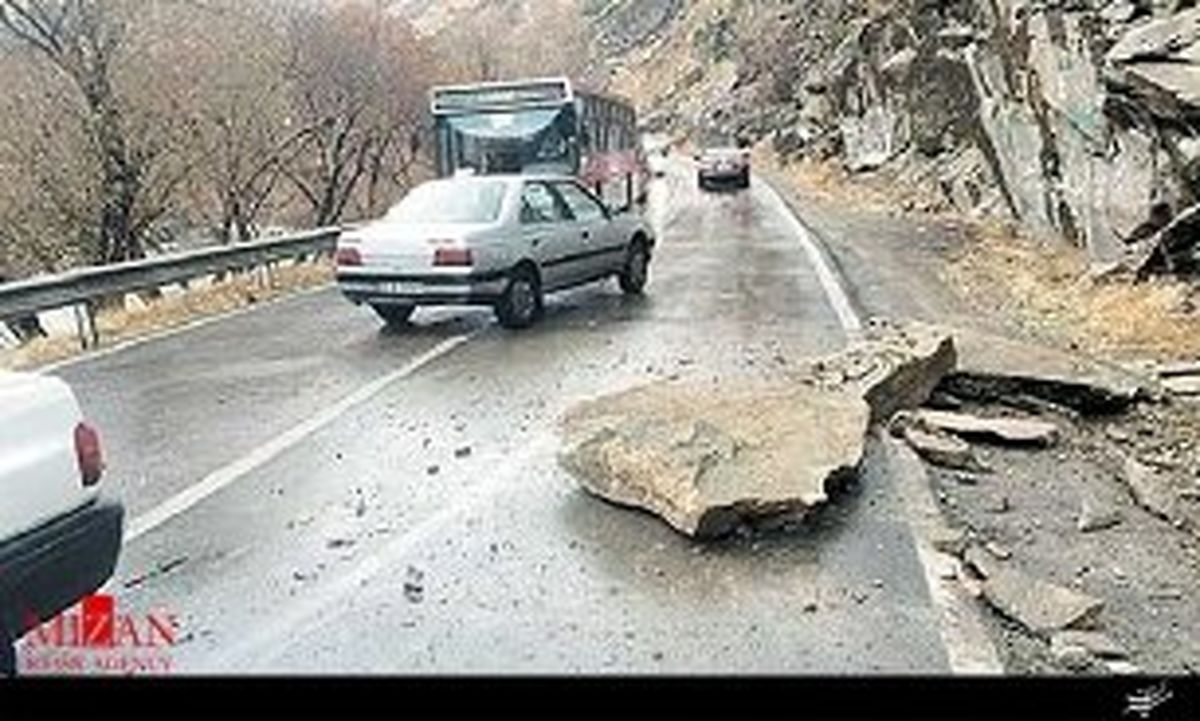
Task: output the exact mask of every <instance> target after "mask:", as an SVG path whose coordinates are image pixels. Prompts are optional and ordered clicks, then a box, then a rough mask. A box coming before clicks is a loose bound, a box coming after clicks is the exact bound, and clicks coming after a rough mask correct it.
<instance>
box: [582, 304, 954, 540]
mask: <svg viewBox="0 0 1200 721" xmlns="http://www.w3.org/2000/svg"><path fill="white" fill-rule="evenodd" d="M954 358H955V356H954V346H953V343H952V341H951V339H950V338H949V336H946V335H944V334H940V333H937V332H932V331H930V330H928V329H927V328H926V327H923V326H920V325H918V324H903V325H897V324H891V323H887V322H874V323H872V324H870V325H868V327H867V329H866V333H865V334H864V338H863V340H861V341H859V342H856V343H853V344H852V345H851V346H850V347H848V348H847V349H846V350H845V351H843V352H841V353H838V354H835V355H832V356H828V357H825V358H821V359H816V360H812V361H808V362H806V363H801V364H799V367H798V369H797V370H794V371H790V372H788V373H787V374H786V375H783V376H781V377H780V378H779V379H771V380H761V379H744V380H736V381H725V382H722V383H715V384H714V383H687V382H680V381H666V382H659V383H654V384H651V385H647V386H642V387H640V388H635V389H633V390H630V391H626V392H623V393H618V394H616V395H611V396H606V397H602V398H599V399H596V400H592V401H587V402H584V403H581V404H578V405H576V406H575V407H573V408H571V409H570V410H569V411H568V412H567V413H566V414H565V416H564V417H563V420H562V430H563V435H564V440H565V450H564V451H563V452H562V453H561V454H560V456H559V463H560V465H561V466H562V467H563V468H564V469H565V470H567V471H568V472H569V473H570V474H571V475H572V476H573V477H574V478H575V479H576V480H578V481H579V483H580V484H581V485H582V486H583V488H584V489H585V490H587V491H588V492H589V493H592V494H593V495H596V496H599V497H601V498H604V499H607V500H609V501H612V502H614V503H617V504H620V505H625V506H633V507H639V508H643V509H645V510H648V511H651V512H653V513H655V514H657V515H659V516H660V517H662V518H663V519H664V520H666V521H667V523H669V524H670V525H671V526H672V527H673V528H675V529H676V530H678V531H680V532H681V533H684V534H686V535H689V536H696V537H714V536H720V535H724V534H726V533H729V532H730V531H733V530H735V529H736V528H737V527H738V526H740V525H744V524H745V525H758V524H763V523H770V524H775V523H777V522H779V521H780V520H781V519H783V520H798V519H801V518H803V517H804V515H805V513H806V512H807V511H809V510H810V509H812V508H813V507H814V506H818V505H820V504H822V503H824V502H825V501H826V500H827V499H828V497H829V494H830V492H831V490H832V489H834V488H835V487H836V486H837V485H838V484H839V483H840V482H841V481H843V480H846V479H848V478H851V477H852V476H853V475H854V474H855V473H856V472H857V469H858V467H859V464H860V463H861V461H862V458H863V455H864V453H865V442H866V435H867V432H868V430H869V427H870V425H871V423H872V421H873V420H877V419H880V418H886V417H888V416H890V415H891V414H892V413H894V412H895V411H896V410H897V409H900V408H906V407H914V406H916V405H918V404H920V403H922V402H923V401H924V400H925V398H926V397H928V394H929V393H930V392H931V391H932V389H933V388H934V387H935V386H936V385H937V383H938V381H939V380H940V379H941V377H942V376H943V375H944V374H945V373H946V372H948V371H949V370H951V369H952V368H953V367H954Z"/></svg>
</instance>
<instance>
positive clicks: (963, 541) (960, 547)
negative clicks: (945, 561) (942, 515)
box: [930, 528, 967, 556]
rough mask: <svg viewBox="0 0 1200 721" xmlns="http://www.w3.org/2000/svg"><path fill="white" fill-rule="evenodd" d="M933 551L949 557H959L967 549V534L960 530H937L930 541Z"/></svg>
mask: <svg viewBox="0 0 1200 721" xmlns="http://www.w3.org/2000/svg"><path fill="white" fill-rule="evenodd" d="M930 545H932V546H933V550H935V551H938V552H940V553H946V554H949V555H951V556H961V555H962V554H963V552H964V551H965V550H966V549H967V534H966V532H965V531H963V530H961V529H949V528H945V529H939V530H938V531H935V532H934V534H933V537H932V538H931V539H930Z"/></svg>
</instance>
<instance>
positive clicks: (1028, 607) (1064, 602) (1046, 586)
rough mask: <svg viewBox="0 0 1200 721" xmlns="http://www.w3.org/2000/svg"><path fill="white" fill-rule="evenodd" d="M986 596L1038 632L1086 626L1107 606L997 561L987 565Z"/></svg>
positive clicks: (1012, 616) (1008, 613)
mask: <svg viewBox="0 0 1200 721" xmlns="http://www.w3.org/2000/svg"><path fill="white" fill-rule="evenodd" d="M983 597H984V598H985V599H986V600H987V602H988V603H989V604H990V605H991V606H992V607H993V608H995V609H996V610H997V611H999V612H1000V613H1002V614H1004V615H1005V616H1007V617H1009V618H1011V619H1013V620H1015V621H1017V622H1019V623H1020V624H1021V625H1023V626H1025V627H1026V628H1028V629H1029V630H1030V631H1033V632H1034V633H1038V634H1047V633H1052V632H1054V631H1061V630H1064V629H1080V628H1086V627H1088V626H1090V625H1091V624H1093V623H1094V622H1095V619H1096V616H1097V615H1098V614H1099V613H1100V611H1101V610H1103V608H1104V601H1102V600H1101V599H1098V598H1095V597H1092V596H1088V595H1086V594H1083V593H1079V592H1077V591H1073V590H1071V589H1069V588H1066V587H1065V586H1059V585H1058V584H1055V583H1050V582H1049V581H1043V580H1041V579H1039V578H1034V577H1033V576H1029V575H1027V574H1025V573H1022V572H1021V571H1018V570H1016V569H1013V568H1006V567H1003V566H999V565H995V564H993V565H991V567H989V568H988V569H987V579H986V580H985V581H984V582H983Z"/></svg>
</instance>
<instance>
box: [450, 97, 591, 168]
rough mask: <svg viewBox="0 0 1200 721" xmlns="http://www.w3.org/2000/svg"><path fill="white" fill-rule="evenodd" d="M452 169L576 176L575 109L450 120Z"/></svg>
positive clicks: (468, 115) (552, 109) (493, 113)
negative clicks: (573, 174)
mask: <svg viewBox="0 0 1200 721" xmlns="http://www.w3.org/2000/svg"><path fill="white" fill-rule="evenodd" d="M445 126H446V130H445V131H444V132H445V133H446V134H447V135H448V136H449V137H447V138H446V139H447V140H448V141H449V144H450V146H451V148H452V153H451V155H452V159H453V166H454V167H453V170H458V169H461V168H472V169H474V170H476V171H478V172H480V173H489V174H490V173H521V172H558V173H571V172H573V171H574V167H573V165H574V160H575V159H574V154H573V153H572V144H571V139H572V138H573V135H574V133H573V127H574V118H573V111H572V109H571V108H568V107H564V108H558V109H555V108H549V109H547V108H537V109H528V110H514V111H509V112H481V113H472V114H465V115H456V116H451V117H448V118H446V120H445Z"/></svg>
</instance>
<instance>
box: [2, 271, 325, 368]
mask: <svg viewBox="0 0 1200 721" xmlns="http://www.w3.org/2000/svg"><path fill="white" fill-rule="evenodd" d="M332 280H333V266H332V265H330V264H329V263H328V262H319V263H305V264H299V265H293V266H286V267H280V268H277V269H275V270H274V271H272V272H271V273H270V274H269V278H268V274H267V273H265V272H261V271H260V272H255V273H248V274H244V275H238V276H236V277H233V278H230V279H228V280H226V281H224V282H221V283H215V284H213V285H211V286H208V287H203V288H196V289H193V290H188V291H185V292H183V293H180V294H178V295H167V296H163V297H160V298H158V299H156V300H153V301H150V302H148V303H146V305H145V306H144V307H139V308H136V309H131V308H126V309H122V308H113V309H101V310H100V311H99V312H98V313H97V317H96V325H97V327H98V328H99V331H100V342H101V345H102V346H111V345H114V344H117V343H120V342H123V341H127V340H130V339H133V338H138V337H142V336H145V335H147V334H149V333H153V332H156V331H162V330H166V329H169V328H174V327H177V326H180V325H184V324H186V323H188V322H191V321H194V320H197V319H199V318H204V317H208V316H214V315H219V314H221V313H228V312H230V311H234V310H237V309H239V308H245V307H248V306H251V305H254V304H257V303H262V302H264V301H268V300H271V299H273V298H278V297H281V296H284V295H288V294H290V293H294V292H297V291H299V290H303V289H306V288H315V287H319V286H322V285H325V284H327V283H330V282H332ZM79 353H81V350H80V347H79V340H78V339H77V338H76V337H74V336H70V337H55V338H38V339H35V340H33V341H30V342H29V343H26V344H24V345H22V346H20V347H19V348H15V349H11V350H4V351H0V368H7V369H10V370H24V369H32V368H36V367H38V366H42V365H46V364H48V363H54V362H56V361H61V360H65V359H67V358H70V357H73V356H76V355H78V354H79Z"/></svg>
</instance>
